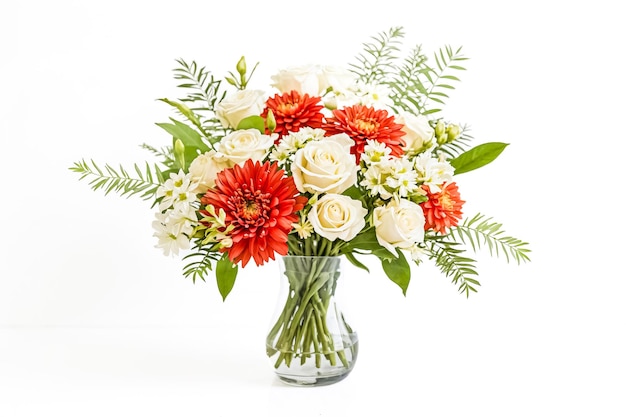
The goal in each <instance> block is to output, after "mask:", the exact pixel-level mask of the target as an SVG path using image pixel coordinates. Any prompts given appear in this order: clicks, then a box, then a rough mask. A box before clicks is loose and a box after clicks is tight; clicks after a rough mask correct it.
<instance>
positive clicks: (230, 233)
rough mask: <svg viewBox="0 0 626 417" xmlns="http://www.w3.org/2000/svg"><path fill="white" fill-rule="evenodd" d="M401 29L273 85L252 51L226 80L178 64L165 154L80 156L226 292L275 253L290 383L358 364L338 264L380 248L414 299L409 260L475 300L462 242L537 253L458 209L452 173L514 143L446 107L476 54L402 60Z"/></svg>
mask: <svg viewBox="0 0 626 417" xmlns="http://www.w3.org/2000/svg"><path fill="white" fill-rule="evenodd" d="M403 38H404V31H403V28H401V27H396V28H391V29H390V30H388V31H386V32H381V33H379V34H378V35H376V36H374V37H372V38H371V40H370V41H369V42H367V43H364V45H363V51H362V52H361V53H359V54H357V55H356V57H355V58H354V62H352V63H350V64H348V65H347V66H346V67H345V68H337V67H330V66H323V65H306V66H299V67H292V68H287V69H283V70H281V71H279V72H278V73H276V74H275V75H274V76H272V77H271V83H269V86H268V87H269V88H268V89H255V88H252V87H250V80H251V76H252V75H253V73H254V72H255V69H256V68H257V65H258V64H257V65H255V66H254V68H252V70H251V71H249V68H248V65H247V63H246V60H245V58H244V57H242V58H241V59H240V60H239V61H238V62H237V64H236V68H235V70H234V71H232V72H230V73H228V75H226V76H225V77H224V78H223V79H221V78H216V77H214V76H213V75H212V73H211V72H210V71H208V70H206V69H205V68H204V67H200V66H199V65H197V64H196V62H195V61H192V62H191V63H188V62H187V61H185V60H183V59H179V60H177V64H178V65H177V67H176V68H175V69H174V78H175V79H177V80H179V81H180V84H179V85H178V87H180V88H181V89H182V90H184V91H185V92H186V94H185V95H184V96H183V97H182V98H180V99H167V98H164V99H161V101H162V102H164V103H166V104H167V105H169V106H171V107H172V108H173V110H174V111H175V113H176V116H175V117H172V118H171V119H170V120H169V121H168V122H165V123H157V125H158V126H160V127H161V128H163V130H164V131H165V132H166V133H167V136H168V137H169V138H171V143H170V144H167V145H165V146H163V147H155V146H152V145H148V144H144V145H142V146H143V148H145V149H146V150H147V151H149V152H150V153H152V154H153V155H154V156H155V157H156V158H158V162H156V163H148V162H146V163H145V164H141V165H138V164H136V165H135V166H134V169H132V170H128V169H124V168H123V167H119V168H115V167H113V166H111V165H109V164H106V165H104V166H103V167H102V166H99V165H98V164H96V163H95V162H93V161H90V162H86V161H85V160H81V161H79V162H76V163H75V164H74V165H73V166H72V167H71V169H72V170H73V171H75V172H77V173H78V174H80V176H81V177H80V178H81V179H89V181H90V182H89V184H90V185H91V187H92V188H93V189H94V190H98V189H101V190H104V191H105V192H106V193H110V192H115V193H118V194H120V195H125V196H132V195H134V196H138V197H141V198H143V199H145V200H150V201H152V204H153V207H154V208H155V219H154V222H153V226H154V230H155V233H154V236H155V238H156V240H157V244H156V246H157V247H158V248H161V249H162V250H163V252H164V254H165V255H170V254H171V255H179V254H181V252H184V257H183V259H184V260H185V261H186V265H185V266H184V268H183V275H184V276H185V277H190V278H191V279H192V280H193V281H194V282H195V281H196V279H202V280H205V279H206V278H207V277H208V275H209V274H212V275H214V276H215V278H216V281H217V287H218V289H219V292H220V294H221V296H222V297H223V299H226V297H227V296H228V294H229V293H230V291H231V289H232V288H233V286H234V283H235V279H236V276H237V272H238V268H239V267H241V268H244V267H246V266H247V265H249V264H250V261H253V263H254V264H256V265H263V264H265V263H266V262H268V261H270V260H274V259H276V258H277V257H279V258H280V259H281V272H282V276H283V277H285V278H286V282H287V284H286V288H287V291H286V293H285V294H286V295H285V297H286V298H285V299H284V300H285V303H284V307H283V308H282V309H279V312H278V314H277V317H276V321H275V322H274V324H273V326H272V327H271V330H270V332H269V335H268V349H267V351H268V355H269V356H271V357H272V358H273V362H274V366H275V367H276V369H277V370H278V369H286V370H287V371H286V372H287V373H289V372H291V374H290V375H291V377H292V379H291V380H292V381H294V380H295V381H296V383H306V382H303V381H304V379H303V378H304V377H303V375H298V372H296V371H293V370H291V369H292V368H294V367H296V366H308V369H309V371H307V372H311V373H312V374H313V375H314V377H313V379H314V381H318V380H320V379H321V378H320V375H321V373H322V371H321V370H322V369H324V367H325V366H326V365H328V367H329V368H330V369H331V373H332V372H334V373H333V374H332V375H333V378H335V380H336V379H339V378H341V377H343V376H344V375H345V374H346V372H345V371H341V369H342V368H343V369H347V370H349V369H351V367H352V365H353V363H354V360H355V359H356V333H355V332H354V331H353V330H352V329H351V328H350V326H349V325H348V323H346V321H345V319H344V317H343V314H342V313H341V312H340V311H339V309H338V308H337V306H336V304H335V302H334V294H335V287H336V284H337V278H338V277H339V275H340V271H341V268H340V267H339V265H338V264H337V263H336V262H335V260H337V259H339V258H341V259H345V260H347V261H348V262H349V263H351V264H353V265H355V266H356V267H358V268H362V269H364V270H368V268H367V266H366V265H365V264H364V263H363V262H362V256H372V257H374V258H376V259H377V260H379V261H380V263H381V265H382V270H383V271H384V273H385V274H386V276H387V277H388V278H389V279H390V280H391V281H392V282H394V283H395V284H397V285H398V286H399V288H400V289H401V290H402V292H403V293H405V294H406V291H407V288H408V285H409V282H410V277H411V269H412V266H411V265H412V264H413V265H419V264H420V263H422V262H424V261H432V262H434V263H435V264H436V265H437V267H439V269H440V270H441V271H442V273H443V274H444V275H445V276H446V277H448V278H449V279H451V281H452V283H453V284H455V285H456V286H457V287H458V290H459V291H460V292H461V293H463V294H465V295H466V296H469V294H470V293H471V292H475V291H476V288H477V286H478V285H479V282H478V281H477V279H476V278H477V276H478V273H477V270H476V266H475V264H476V262H475V260H473V259H472V258H470V257H468V256H467V255H466V251H467V250H469V249H471V250H474V251H475V250H478V249H481V248H487V249H488V250H489V253H490V254H492V255H501V254H502V255H505V257H506V259H507V261H509V260H515V261H516V262H517V263H521V262H525V261H528V260H529V257H528V254H529V252H530V251H529V249H528V244H527V243H526V242H523V241H521V240H519V239H516V238H513V237H510V236H507V235H506V234H505V233H504V232H503V230H502V227H501V226H502V225H501V224H499V223H497V222H495V221H493V220H492V218H490V217H487V216H485V215H484V214H481V213H477V214H475V215H473V216H469V217H467V216H464V213H463V204H464V202H465V201H464V200H463V199H462V197H461V191H462V190H460V189H459V187H458V185H457V183H456V182H455V178H456V176H458V175H461V174H463V173H466V172H468V171H471V170H474V169H477V168H481V167H483V166H485V165H487V164H488V163H490V162H491V161H493V160H494V159H495V158H497V157H498V156H499V155H500V154H501V152H502V151H503V150H504V149H505V147H506V146H507V144H506V143H501V142H487V143H482V144H479V145H477V146H471V142H472V140H473V138H472V137H471V136H470V134H469V129H468V127H467V126H464V125H461V124H457V123H452V122H450V121H448V120H446V119H445V118H443V117H441V116H440V112H441V107H442V105H443V104H444V102H445V100H446V99H447V98H448V93H449V92H450V91H451V90H452V89H454V86H453V84H454V83H455V82H458V81H459V78H458V74H459V73H460V72H462V71H463V70H464V67H463V66H462V64H463V62H464V61H465V60H466V59H467V58H466V57H464V56H463V55H462V53H461V48H458V49H453V48H451V47H448V46H446V47H444V48H441V49H440V50H438V51H436V52H435V53H434V54H433V56H432V58H431V59H429V58H427V56H426V55H425V54H424V53H423V52H422V49H421V47H420V46H419V45H418V46H415V47H414V48H412V49H411V50H410V51H408V52H407V53H406V55H404V56H403V57H401V56H400V51H401V49H400V47H401V45H402V40H403ZM294 375H295V376H294ZM294 378H295V379H294ZM298 378H300V379H298ZM312 383H315V382H312Z"/></svg>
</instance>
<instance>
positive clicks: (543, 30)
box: [0, 0, 626, 417]
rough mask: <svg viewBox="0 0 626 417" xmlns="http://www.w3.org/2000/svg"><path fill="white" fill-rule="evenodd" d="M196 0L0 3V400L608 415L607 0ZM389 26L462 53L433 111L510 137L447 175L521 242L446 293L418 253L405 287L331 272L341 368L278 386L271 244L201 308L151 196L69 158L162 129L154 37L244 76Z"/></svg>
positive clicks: (170, 410)
mask: <svg viewBox="0 0 626 417" xmlns="http://www.w3.org/2000/svg"><path fill="white" fill-rule="evenodd" d="M213 3H215V2H207V1H202V2H201V1H197V2H185V1H182V2H176V3H174V2H162V1H154V2H149V3H148V2H130V1H124V2H121V1H108V2H73V1H68V0H63V1H57V2H44V1H34V0H33V1H21V2H19V3H18V2H5V3H3V4H2V5H1V6H0V48H1V49H0V91H1V99H0V117H1V121H2V123H0V141H1V145H2V147H1V148H0V149H1V150H0V155H1V156H2V158H1V160H2V163H0V174H1V175H2V178H3V183H2V184H3V186H2V191H3V192H2V197H1V199H2V204H0V219H1V221H2V223H1V224H2V229H1V230H2V231H3V233H2V239H0V416H3V417H4V416H8V417H14V416H16V417H18V416H29V417H30V416H44V415H45V416H56V415H59V416H85V415H89V416H100V415H102V416H104V415H119V416H135V415H150V416H160V415H163V416H172V415H185V416H192V415H208V416H243V415H255V416H256V415H259V416H269V415H272V416H276V417H281V416H291V415H301V416H338V415H346V414H347V415H363V414H365V412H367V415H389V416H415V415H427V416H456V415H467V416H503V415H506V416H530V415H532V416H556V415H564V416H565V415H566V416H590V415H594V416H603V417H604V416H624V415H626V405H625V403H624V401H623V398H622V397H623V393H624V392H626V379H625V378H624V375H625V374H626V360H625V359H624V354H623V352H625V351H626V342H625V341H624V337H623V336H624V331H625V330H626V304H625V303H624V301H623V300H624V294H625V293H626V274H625V273H624V270H623V265H622V258H623V253H624V244H623V236H624V232H625V229H624V225H623V211H624V210H623V208H622V206H621V203H620V201H621V194H622V192H621V190H622V188H623V180H624V173H623V169H622V167H623V163H622V159H623V158H622V155H621V153H620V152H621V148H620V147H621V146H623V145H622V144H623V142H624V139H626V138H625V134H624V129H623V127H622V126H621V123H622V120H623V119H624V110H626V109H625V106H624V104H623V97H624V96H625V93H626V89H625V84H624V80H623V76H622V75H621V68H623V67H624V56H623V54H622V53H621V51H622V50H623V45H622V40H623V39H624V38H625V35H626V33H624V29H623V22H622V19H621V16H622V14H621V13H620V12H618V10H619V9H618V7H617V6H613V4H614V3H615V2H611V1H595V2H588V3H585V2H556V1H553V2H550V1H541V2H538V1H526V2H519V3H507V4H506V6H505V5H503V4H500V3H497V2H493V3H492V2H460V1H457V2H430V3H431V4H425V5H424V4H419V5H416V6H411V9H412V10H409V9H408V6H407V3H406V2H404V1H396V0H390V1H385V2H382V3H381V2H374V1H355V2H350V1H346V2H336V1H335V2H330V1H318V2H315V5H314V6H302V5H297V3H296V2H287V1H266V2H261V1H259V2H249V3H250V4H247V3H246V2H243V3H242V2H235V3H233V2H217V4H213ZM470 3H471V4H470ZM490 3H491V4H490ZM396 25H403V26H405V31H406V45H407V46H411V45H413V44H415V43H421V44H422V45H423V47H424V50H425V51H429V52H430V51H433V50H435V49H436V48H439V47H440V46H443V45H445V44H451V45H453V46H460V45H463V48H464V51H465V53H466V55H467V56H469V57H470V58H471V60H470V61H468V62H467V67H468V71H467V72H466V74H464V75H463V76H462V82H461V84H459V85H458V88H457V90H455V91H454V92H453V94H452V95H451V99H450V100H449V103H448V105H447V107H446V111H445V112H444V113H443V115H444V116H446V117H447V118H448V119H450V120H456V121H459V122H462V123H469V124H470V126H471V127H472V129H473V133H474V136H475V137H476V138H477V142H483V141H496V140H497V141H504V142H508V143H510V144H511V146H510V147H509V148H508V149H507V150H506V151H505V153H504V154H503V155H502V156H501V157H500V159H498V160H497V161H496V162H495V163H494V164H492V165H491V166H489V167H486V168H484V169H483V170H481V171H477V172H475V173H471V174H466V176H464V177H459V182H460V186H461V187H462V196H463V197H464V199H466V200H467V201H468V203H467V204H466V209H465V211H466V212H467V213H468V214H469V213H472V214H473V213H474V212H476V211H481V212H484V213H486V214H488V215H491V216H493V217H494V218H495V219H496V220H498V221H501V222H503V223H504V225H505V230H506V231H507V232H509V233H510V234H511V235H514V236H516V237H520V238H522V239H524V240H527V241H530V242H531V245H532V246H531V248H532V250H533V253H532V259H533V262H532V263H530V264H527V265H523V266H521V267H518V266H516V265H513V264H511V265H507V264H506V262H505V261H504V260H503V259H491V258H489V257H488V256H487V255H485V254H484V253H481V254H479V255H477V256H478V258H479V260H480V264H479V268H480V272H481V277H480V281H481V283H482V284H483V286H482V287H481V289H480V291H479V293H478V294H477V295H474V296H472V297H470V299H469V300H466V299H465V298H464V297H462V296H459V295H457V294H456V290H455V288H454V286H452V285H451V284H450V283H449V282H448V280H447V279H446V278H444V277H442V276H441V275H440V274H439V273H438V272H437V271H436V270H435V269H434V268H432V267H431V266H428V265H426V266H425V267H424V268H422V269H420V270H416V271H414V277H413V281H412V283H411V286H410V287H409V292H408V295H407V297H406V298H405V297H403V296H402V295H401V294H400V293H399V291H398V290H397V289H396V288H394V286H393V284H391V283H390V282H388V281H387V280H386V279H385V278H384V277H382V275H381V273H380V271H379V270H378V269H377V268H373V271H372V274H370V275H364V276H353V277H349V279H346V281H345V289H346V291H347V292H348V293H349V297H346V298H347V299H346V301H347V302H349V305H350V309H349V310H348V312H351V313H352V316H353V317H354V320H356V321H357V324H356V325H355V327H356V328H357V329H358V331H359V335H360V338H361V350H360V357H359V359H358V362H357V365H356V367H355V370H354V371H353V373H352V375H350V376H349V377H348V379H346V380H345V381H342V382H341V383H340V384H337V385H335V386H332V387H324V388H319V389H293V388H288V387H283V386H280V385H277V383H276V381H275V380H274V379H273V377H272V376H271V370H270V369H268V368H267V366H268V365H267V363H266V361H265V357H264V346H263V344H264V336H265V331H266V328H267V325H268V320H269V318H270V316H271V313H272V311H273V308H274V296H275V294H276V293H277V289H278V288H277V287H278V283H277V282H276V278H275V275H276V274H275V270H274V269H275V265H273V264H271V265H267V266H264V267H262V268H258V269H255V268H251V269H247V270H246V271H244V272H243V273H242V274H241V276H240V277H239V279H238V282H237V284H236V286H235V289H234V291H233V293H232V294H231V296H230V297H229V299H228V300H227V301H226V302H225V303H222V301H221V299H220V297H219V294H218V293H217V289H216V288H215V285H214V283H213V282H208V283H197V284H196V285H193V284H192V283H191V282H190V281H187V280H184V279H183V278H182V277H181V268H182V266H183V263H182V262H181V261H180V260H177V259H167V258H164V257H163V256H162V255H160V253H159V252H158V251H157V250H156V249H154V248H153V245H154V243H155V242H154V240H153V238H152V231H151V228H150V222H151V220H152V210H150V207H149V205H150V204H149V203H146V202H143V201H140V200H136V199H130V200H126V199H123V198H118V197H115V196H108V197H104V196H103V195H102V194H101V193H94V192H92V191H91V190H89V188H88V186H87V184H86V183H80V182H78V180H77V175H75V174H74V173H71V172H69V170H68V169H67V168H68V167H69V166H70V165H71V164H72V163H73V162H74V161H76V160H78V159H80V158H83V157H85V158H94V159H95V160H96V161H98V162H100V163H105V162H108V163H113V164H116V163H123V164H125V166H128V165H129V164H131V163H133V162H141V161H143V160H145V159H146V158H149V157H150V155H148V154H146V153H145V152H143V151H142V150H141V149H139V145H140V144H141V143H143V142H149V143H151V144H155V145H159V144H162V145H165V144H166V143H167V141H168V138H167V135H166V134H164V133H163V132H162V131H161V130H160V129H159V128H158V127H156V126H155V125H154V123H156V122H163V121H166V120H167V117H169V116H171V115H172V113H171V112H170V110H169V108H168V107H167V106H166V105H165V104H163V103H159V102H157V101H155V99H156V98H159V97H177V96H178V95H179V94H178V93H179V92H178V91H177V90H176V89H175V81H174V80H173V78H172V76H171V75H172V73H171V69H172V68H173V67H174V64H175V62H174V60H175V59H176V58H179V57H182V58H184V59H186V60H189V61H191V60H196V61H198V63H200V64H202V65H206V66H207V67H208V68H209V69H211V70H212V71H213V73H214V74H215V75H216V76H222V75H224V74H225V72H226V71H227V70H230V69H231V68H233V67H234V64H235V63H236V62H237V60H238V59H239V57H240V56H241V55H242V54H244V55H246V57H247V59H248V61H249V62H250V63H252V62H256V61H261V66H260V67H259V70H258V71H257V73H256V75H255V78H254V80H255V82H256V83H257V86H259V87H261V88H265V87H266V86H267V83H268V77H269V75H270V74H272V73H273V72H275V71H276V70H278V69H279V68H282V67H285V66H287V65H299V64H305V63H309V62H317V63H328V64H345V63H346V62H352V61H353V60H352V57H353V56H354V55H356V53H358V52H360V50H361V49H360V45H361V43H362V42H365V41H367V40H368V38H369V36H371V35H374V34H376V33H378V32H380V31H383V30H386V29H388V28H389V27H391V26H396ZM160 141H161V142H160ZM461 180H462V182H461Z"/></svg>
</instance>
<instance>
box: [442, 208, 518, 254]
mask: <svg viewBox="0 0 626 417" xmlns="http://www.w3.org/2000/svg"><path fill="white" fill-rule="evenodd" d="M448 236H449V237H450V238H452V239H455V240H458V241H460V242H462V243H464V244H466V245H470V246H471V247H472V249H473V250H474V251H475V252H476V251H477V250H478V249H481V248H483V247H485V246H486V247H487V248H488V249H489V254H490V255H491V256H494V255H495V256H500V255H501V254H503V255H504V256H505V257H506V260H507V262H510V261H511V259H514V260H515V261H516V262H517V263H518V265H519V264H521V263H522V262H528V261H530V257H529V256H528V254H529V253H530V249H529V248H528V243H527V242H524V241H522V240H520V239H517V238H514V237H511V236H506V234H505V232H504V230H502V224H501V223H497V222H495V221H493V220H492V218H491V217H486V216H485V215H483V214H480V213H478V214H476V215H475V216H474V217H472V218H471V219H465V221H463V223H462V224H460V225H457V226H456V227H454V228H452V229H451V230H450V232H449V233H448Z"/></svg>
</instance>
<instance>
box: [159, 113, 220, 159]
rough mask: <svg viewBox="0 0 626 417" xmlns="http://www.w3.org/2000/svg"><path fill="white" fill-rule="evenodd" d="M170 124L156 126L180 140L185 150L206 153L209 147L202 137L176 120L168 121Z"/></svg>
mask: <svg viewBox="0 0 626 417" xmlns="http://www.w3.org/2000/svg"><path fill="white" fill-rule="evenodd" d="M170 120H172V121H173V122H174V124H171V123H157V124H156V125H157V126H159V127H161V128H163V129H164V130H165V131H166V132H168V133H169V134H170V135H172V136H173V137H174V138H176V139H180V140H181V141H182V142H183V144H184V145H185V147H186V148H196V149H199V150H200V151H202V152H207V151H208V150H209V147H208V146H207V145H206V144H205V143H204V142H203V141H202V136H201V135H200V134H199V133H198V132H196V131H195V130H193V129H192V128H191V127H189V126H187V125H186V124H184V123H181V122H179V121H177V120H174V119H170Z"/></svg>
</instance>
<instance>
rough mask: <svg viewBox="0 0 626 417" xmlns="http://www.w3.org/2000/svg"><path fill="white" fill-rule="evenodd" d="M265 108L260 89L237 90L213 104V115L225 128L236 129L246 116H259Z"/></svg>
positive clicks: (263, 95) (263, 97) (263, 96)
mask: <svg viewBox="0 0 626 417" xmlns="http://www.w3.org/2000/svg"><path fill="white" fill-rule="evenodd" d="M264 108H265V93H264V92H263V91H261V90H239V91H237V92H236V93H233V94H230V95H228V96H226V97H224V99H223V100H222V101H220V102H219V103H218V104H217V105H216V106H215V115H216V116H217V118H218V119H219V120H220V122H221V123H222V125H223V126H224V127H226V128H229V127H230V128H233V129H237V126H238V125H239V122H240V121H242V120H243V119H245V118H246V117H248V116H259V115H260V114H261V113H262V112H263V109H264Z"/></svg>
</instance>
